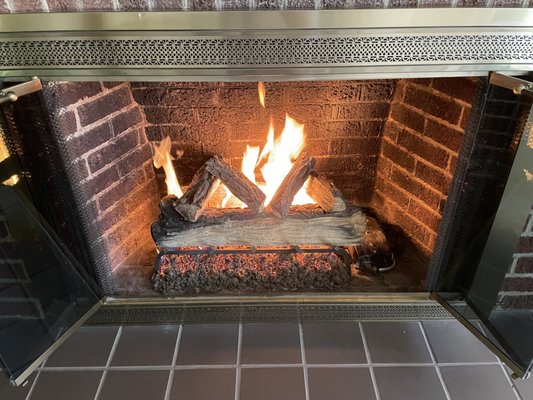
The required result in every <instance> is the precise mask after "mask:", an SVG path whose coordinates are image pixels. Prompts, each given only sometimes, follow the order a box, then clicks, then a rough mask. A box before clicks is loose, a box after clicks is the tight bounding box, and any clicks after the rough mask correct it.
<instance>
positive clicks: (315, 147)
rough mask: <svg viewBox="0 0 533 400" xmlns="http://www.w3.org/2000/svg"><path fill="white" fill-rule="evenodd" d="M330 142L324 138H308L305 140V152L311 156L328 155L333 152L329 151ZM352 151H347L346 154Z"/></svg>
mask: <svg viewBox="0 0 533 400" xmlns="http://www.w3.org/2000/svg"><path fill="white" fill-rule="evenodd" d="M329 148H330V142H329V140H324V139H310V140H307V142H306V146H305V152H307V153H309V155H311V156H312V157H314V156H328V155H330V154H334V153H332V152H330V150H329ZM350 154H353V153H348V155H350Z"/></svg>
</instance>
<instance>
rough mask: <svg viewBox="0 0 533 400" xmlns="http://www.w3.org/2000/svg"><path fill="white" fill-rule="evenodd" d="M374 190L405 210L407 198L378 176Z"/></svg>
mask: <svg viewBox="0 0 533 400" xmlns="http://www.w3.org/2000/svg"><path fill="white" fill-rule="evenodd" d="M376 190H377V191H379V192H380V193H381V194H382V195H383V196H384V197H386V198H387V199H388V200H389V201H391V202H393V203H395V204H397V205H398V206H399V207H401V208H407V206H408V205H409V200H410V199H409V196H408V195H407V194H406V193H405V192H404V191H402V190H401V189H399V188H398V187H397V186H395V185H393V184H392V183H390V182H387V181H386V180H385V179H380V178H379V176H378V177H377V179H376Z"/></svg>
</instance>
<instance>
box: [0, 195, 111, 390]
mask: <svg viewBox="0 0 533 400" xmlns="http://www.w3.org/2000/svg"><path fill="white" fill-rule="evenodd" d="M96 290H97V289H95V287H93V285H92V283H91V281H90V279H89V278H88V277H87V276H84V273H83V272H82V270H81V269H80V268H79V266H78V265H77V263H76V261H75V260H73V258H72V256H71V255H69V253H68V251H67V250H66V249H65V248H64V246H63V245H62V244H61V243H60V242H59V240H58V239H57V237H56V236H55V234H54V233H53V232H52V230H51V229H50V228H49V227H48V226H47V225H46V223H45V222H44V220H43V218H42V217H41V216H40V215H39V214H38V213H37V212H36V211H35V209H33V207H32V206H31V205H30V204H29V203H27V202H26V200H25V198H24V197H23V196H22V195H21V194H19V192H17V189H14V188H13V187H11V186H6V185H0V367H1V368H2V369H3V371H4V372H5V373H6V374H7V375H8V377H9V378H10V380H11V383H12V384H14V385H20V384H23V383H24V382H25V381H26V379H27V378H28V376H29V375H30V373H31V372H32V371H33V370H34V369H35V368H37V367H38V366H39V365H40V364H41V363H42V361H43V360H44V359H45V358H46V357H47V356H48V355H49V354H50V353H51V352H52V351H53V350H54V349H55V348H57V347H58V346H59V345H60V344H61V343H62V342H63V341H64V340H65V339H66V338H67V337H68V336H70V334H71V333H72V332H73V331H74V330H75V329H76V328H77V327H78V326H79V325H81V324H82V323H83V322H84V321H85V320H86V319H87V318H89V316H90V315H92V314H93V313H94V312H95V311H96V310H97V309H98V307H99V305H100V304H101V302H100V297H99V295H98V294H97V292H96Z"/></svg>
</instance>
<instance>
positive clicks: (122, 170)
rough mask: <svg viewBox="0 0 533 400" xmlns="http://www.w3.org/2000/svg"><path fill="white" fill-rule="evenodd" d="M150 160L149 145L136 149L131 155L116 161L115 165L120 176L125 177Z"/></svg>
mask: <svg viewBox="0 0 533 400" xmlns="http://www.w3.org/2000/svg"><path fill="white" fill-rule="evenodd" d="M151 160H152V148H151V145H150V143H145V144H144V145H142V146H140V147H138V148H136V149H135V150H134V151H132V152H131V153H129V154H127V155H126V156H124V157H123V158H121V159H120V160H118V161H117V163H116V165H117V168H118V172H119V174H120V176H124V175H127V174H128V173H129V172H130V171H132V170H134V169H136V168H139V167H140V166H141V165H143V164H145V163H146V162H149V161H151Z"/></svg>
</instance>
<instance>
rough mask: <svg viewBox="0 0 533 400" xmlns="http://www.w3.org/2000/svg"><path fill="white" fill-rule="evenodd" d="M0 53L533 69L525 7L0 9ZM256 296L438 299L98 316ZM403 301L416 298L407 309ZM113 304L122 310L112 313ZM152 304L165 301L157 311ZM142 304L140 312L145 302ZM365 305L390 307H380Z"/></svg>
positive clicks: (116, 70) (181, 65)
mask: <svg viewBox="0 0 533 400" xmlns="http://www.w3.org/2000/svg"><path fill="white" fill-rule="evenodd" d="M0 53H1V54H3V57H2V59H0V82H1V81H21V80H28V79H30V78H31V77H33V76H38V77H39V78H41V79H43V80H66V81H94V80H102V81H105V80H109V81H257V80H263V81H286V80H336V79H376V78H416V77H454V76H487V75H488V73H489V72H493V71H497V72H501V73H505V74H508V75H522V74H525V73H527V72H530V71H533V9H502V8H497V9H494V8H492V9H490V8H487V9H479V8H476V9H464V8H461V9H453V8H451V9H450V8H446V9H400V10H398V9H396V10H393V9H380V10H319V11H308V10H302V11H223V12H95V13H87V12H83V13H48V14H43V13H39V14H7V15H0ZM450 298H454V294H450ZM265 301H268V303H269V304H270V303H275V304H279V305H280V306H282V305H283V304H300V305H306V307H308V308H309V307H310V309H311V310H313V311H312V313H313V315H321V314H320V313H318V314H317V312H318V311H317V310H318V309H319V308H320V307H322V306H325V305H328V304H329V305H331V307H330V308H328V310H327V312H326V313H329V314H330V313H331V312H333V311H332V310H335V307H340V309H341V311H342V310H344V311H342V312H345V311H346V310H345V309H344V308H343V307H355V306H354V303H358V304H359V306H357V307H362V308H361V309H357V310H356V309H353V310H351V311H346V312H347V313H346V314H345V315H347V316H349V317H350V318H353V317H354V316H359V318H365V316H366V318H371V315H372V314H375V315H378V318H379V315H383V318H384V319H387V318H388V319H391V318H394V319H397V318H401V316H405V317H407V318H413V317H417V318H424V317H425V316H428V317H430V318H431V316H432V315H436V314H434V312H436V311H435V310H436V308H435V307H438V308H439V310H440V306H437V305H436V304H435V302H433V301H430V300H429V293H424V292H421V293H403V294H402V293H400V294H397V293H386V294H382V293H372V294H357V293H354V294H326V295H320V296H317V295H312V294H309V295H308V294H304V295H279V296H275V295H274V296H268V297H264V296H244V297H217V298H213V297H206V298H194V299H191V298H167V299H156V300H154V299H142V298H139V299H120V298H112V297H108V298H107V299H106V304H107V305H108V306H109V308H108V310H110V311H109V313H111V314H109V315H110V316H109V318H108V319H106V318H107V317H103V319H106V321H108V322H109V320H113V321H118V320H120V321H123V319H124V318H129V320H130V321H131V320H132V318H133V319H135V318H136V317H132V315H134V314H128V311H127V307H126V308H125V307H124V306H128V307H134V308H135V307H137V308H136V309H135V310H137V311H136V313H137V314H135V315H142V317H139V318H140V320H139V321H140V322H150V321H154V320H156V321H165V320H167V318H173V317H174V313H175V312H178V310H187V309H188V307H197V308H196V309H197V310H198V309H200V308H201V309H202V310H203V311H202V312H206V313H207V314H206V315H209V316H210V317H205V318H213V319H220V318H221V314H219V313H211V311H210V310H211V307H212V305H213V303H216V304H217V305H218V306H220V307H228V310H231V312H238V313H239V315H241V316H242V315H243V312H244V311H243V308H242V307H243V305H242V304H243V303H247V304H250V305H252V306H253V307H256V306H254V304H255V305H256V304H259V303H265ZM391 304H396V305H397V307H399V308H398V309H396V308H394V307H392V308H391ZM413 304H417V305H418V307H420V308H418V309H416V310H414V311H413V310H412V309H411V308H410V307H412V305H413ZM117 306H118V307H119V310H120V312H119V311H117V312H119V313H120V316H117V315H118V314H113V313H114V311H113V310H114V307H117ZM154 306H159V307H163V308H165V307H167V309H168V310H169V311H162V314H161V315H159V317H160V319H158V314H157V313H154V312H153V307H154ZM143 307H147V309H149V310H150V311H149V312H146V313H144V311H142V310H143V309H144V308H143ZM198 307H200V308H198ZM272 307H276V306H275V305H272ZM295 307H296V308H295V309H297V310H299V311H294V310H295V309H293V308H290V309H288V310H289V311H287V312H288V315H289V314H290V315H292V314H291V313H292V312H293V311H294V312H298V313H301V312H302V311H301V309H300V308H301V307H300V306H295ZM317 307H318V308H317ZM332 307H333V308H332ZM357 307H356V308H357ZM375 307H378V308H379V309H380V310H381V308H380V307H385V308H384V309H383V310H385V309H386V310H388V311H381V313H383V314H380V311H379V310H378V309H374V308H375ZM370 308H372V309H373V311H368V310H369V309H370ZM426 308H427V310H428V311H427V313H426V311H424V310H426ZM139 310H141V311H139ZM236 310H237V311H236ZM406 310H407V311H406ZM341 311H339V312H341ZM179 312H183V313H185V314H183V315H185V316H184V317H183V318H186V315H188V314H186V311H179ZM139 313H140V314H139ZM222 314H224V315H225V314H226V313H222ZM437 314H438V316H437V317H438V318H442V317H445V315H449V314H447V313H446V312H444V313H442V312H441V311H439V312H438V313H437ZM128 315H129V317H126V316H128ZM202 315H204V314H202ZM254 315H255V314H254ZM324 315H325V314H324ZM339 315H340V314H339ZM343 315H344V314H343ZM114 318H115V319H114ZM191 318H193V319H194V318H195V317H191ZM198 318H199V319H202V318H204V317H198ZM224 318H225V317H224ZM95 321H96V320H95Z"/></svg>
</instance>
